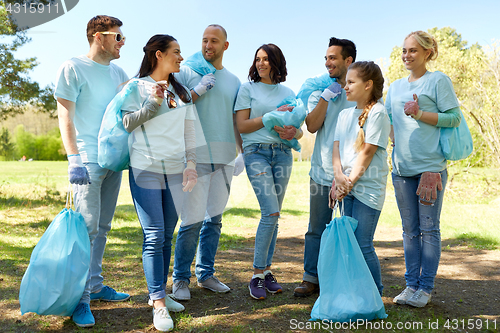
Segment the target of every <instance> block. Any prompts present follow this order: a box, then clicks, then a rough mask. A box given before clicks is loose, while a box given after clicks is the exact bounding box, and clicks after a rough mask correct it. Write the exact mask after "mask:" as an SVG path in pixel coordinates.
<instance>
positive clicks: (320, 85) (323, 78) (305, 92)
mask: <svg viewBox="0 0 500 333" xmlns="http://www.w3.org/2000/svg"><path fill="white" fill-rule="evenodd" d="M333 82H337V79H335V78H331V77H330V75H329V74H328V73H325V74H321V75H318V76H315V77H311V78H309V79H307V80H306V81H305V82H304V83H303V84H302V87H300V90H299V93H298V94H297V98H299V99H301V100H302V103H304V105H305V107H306V109H307V107H308V102H309V96H311V94H312V93H313V92H314V91H317V90H321V91H323V90H325V89H326V88H328V87H329V86H330V85H331V84H332V83H333ZM310 111H311V110H310Z"/></svg>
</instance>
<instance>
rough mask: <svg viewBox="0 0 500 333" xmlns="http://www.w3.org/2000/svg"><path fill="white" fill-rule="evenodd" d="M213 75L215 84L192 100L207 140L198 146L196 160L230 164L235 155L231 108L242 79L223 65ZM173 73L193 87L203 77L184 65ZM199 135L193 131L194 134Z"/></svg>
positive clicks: (190, 87) (186, 84)
mask: <svg viewBox="0 0 500 333" xmlns="http://www.w3.org/2000/svg"><path fill="white" fill-rule="evenodd" d="M214 75H215V79H216V81H215V85H214V87H213V88H212V89H210V90H209V91H207V92H206V93H205V94H203V95H201V96H200V97H199V98H198V99H197V100H196V102H195V103H194V104H195V105H196V109H197V111H198V116H199V119H200V122H201V127H202V128H203V135H204V136H205V140H206V143H207V146H205V149H202V148H198V149H197V151H196V161H197V163H216V164H230V163H232V162H233V161H234V159H235V157H236V141H235V139H234V126H233V108H234V102H235V100H236V95H237V94H238V89H239V87H240V84H241V82H240V80H239V79H238V78H237V77H236V76H235V75H234V74H232V73H231V72H229V71H228V70H227V69H226V68H223V69H221V70H217V71H215V73H214ZM175 76H176V78H177V80H178V81H179V82H180V83H182V84H183V85H185V86H186V87H188V88H189V89H193V88H194V87H195V86H196V85H197V84H198V83H199V82H200V81H201V79H202V77H203V76H201V75H200V74H197V73H196V72H195V71H193V70H192V69H191V68H189V67H187V66H182V67H181V71H180V72H179V73H176V74H175ZM198 134H199V133H196V135H197V137H198ZM197 142H199V140H198V138H197Z"/></svg>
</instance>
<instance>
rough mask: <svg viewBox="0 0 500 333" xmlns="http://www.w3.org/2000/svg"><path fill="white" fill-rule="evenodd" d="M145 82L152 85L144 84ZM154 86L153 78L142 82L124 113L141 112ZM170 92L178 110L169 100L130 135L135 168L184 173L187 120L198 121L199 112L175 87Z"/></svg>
mask: <svg viewBox="0 0 500 333" xmlns="http://www.w3.org/2000/svg"><path fill="white" fill-rule="evenodd" d="M144 81H145V82H149V83H151V84H147V83H146V84H144ZM154 84H156V81H155V80H153V79H152V78H151V77H150V76H147V77H143V78H141V81H140V82H139V83H138V84H137V89H134V90H132V91H131V92H130V94H129V95H128V96H127V98H126V99H125V100H124V101H123V105H122V111H123V112H127V111H128V112H136V111H138V110H140V109H141V108H142V107H143V105H144V103H145V102H146V100H147V99H148V98H149V96H150V95H151V90H152V87H153V85H154ZM168 90H169V91H171V92H172V93H173V94H174V99H175V101H176V103H177V107H176V108H175V109H171V108H169V107H168V102H167V100H164V101H163V103H162V104H161V106H160V108H159V110H158V112H157V113H156V114H155V115H154V116H153V117H152V118H151V119H149V120H148V121H146V122H145V123H144V124H142V125H143V126H139V127H137V128H136V129H134V130H133V131H132V133H130V136H129V147H130V165H131V166H132V167H133V168H136V169H140V170H148V171H150V172H155V173H165V174H175V173H182V171H183V170H184V162H185V156H186V145H185V139H184V126H185V121H186V120H193V121H194V120H195V119H196V118H195V112H196V108H195V106H194V105H193V103H191V102H189V103H184V102H183V101H182V100H181V99H180V98H179V96H178V95H177V94H176V92H175V90H174V89H173V87H172V85H170V86H169V87H168Z"/></svg>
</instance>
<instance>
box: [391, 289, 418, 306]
mask: <svg viewBox="0 0 500 333" xmlns="http://www.w3.org/2000/svg"><path fill="white" fill-rule="evenodd" d="M413 294H415V290H413V289H411V288H410V287H406V289H405V290H403V291H402V292H401V294H399V295H398V296H396V297H394V299H393V300H392V301H393V302H394V303H397V304H406V302H407V301H408V300H409V299H410V298H411V297H412V296H413Z"/></svg>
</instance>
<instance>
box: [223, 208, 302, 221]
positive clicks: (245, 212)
mask: <svg viewBox="0 0 500 333" xmlns="http://www.w3.org/2000/svg"><path fill="white" fill-rule="evenodd" d="M281 214H289V215H293V216H300V215H303V214H305V213H304V211H302V210H296V209H283V210H282V211H281ZM224 215H232V216H241V217H247V218H254V219H260V209H250V208H237V207H235V208H231V209H228V210H226V211H225V212H224Z"/></svg>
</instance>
